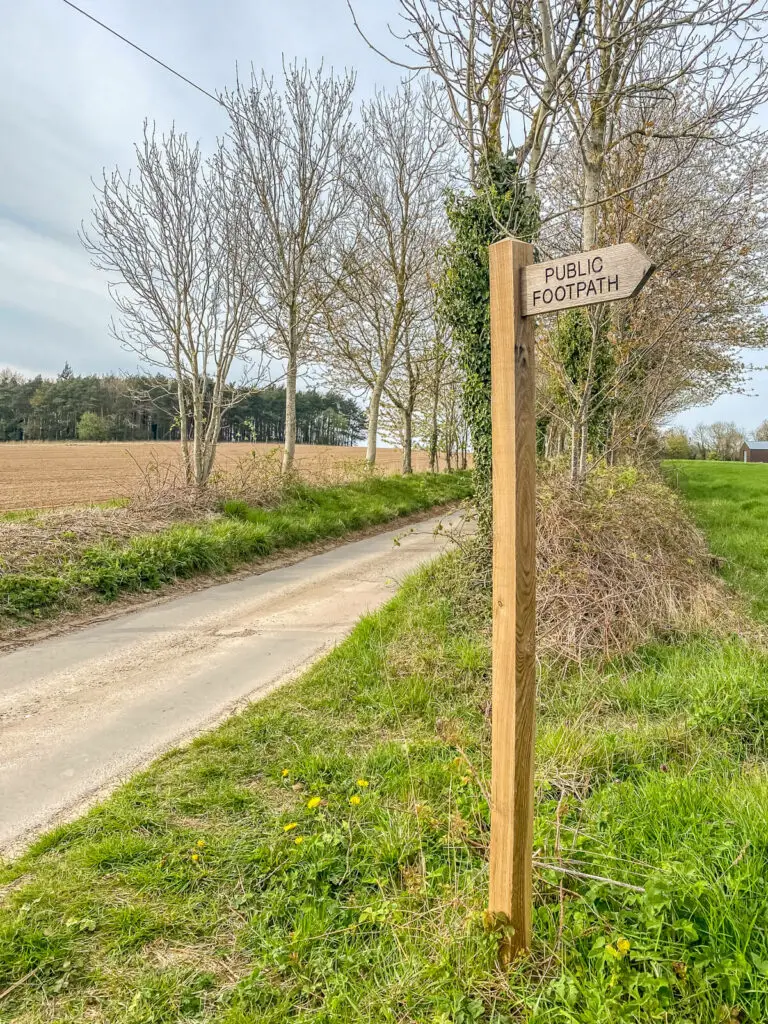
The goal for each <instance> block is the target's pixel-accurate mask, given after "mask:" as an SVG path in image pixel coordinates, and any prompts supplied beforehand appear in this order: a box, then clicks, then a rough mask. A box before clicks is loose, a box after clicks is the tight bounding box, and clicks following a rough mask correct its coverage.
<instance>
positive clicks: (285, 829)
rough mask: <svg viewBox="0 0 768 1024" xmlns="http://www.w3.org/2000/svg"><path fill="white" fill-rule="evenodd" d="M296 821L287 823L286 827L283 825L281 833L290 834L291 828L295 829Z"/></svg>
mask: <svg viewBox="0 0 768 1024" xmlns="http://www.w3.org/2000/svg"><path fill="white" fill-rule="evenodd" d="M298 824H299V823H298V821H289V822H288V824H287V825H283V832H290V831H291V829H292V828H296V826H297V825H298Z"/></svg>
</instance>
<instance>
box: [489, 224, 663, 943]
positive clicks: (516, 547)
mask: <svg viewBox="0 0 768 1024" xmlns="http://www.w3.org/2000/svg"><path fill="white" fill-rule="evenodd" d="M533 252H534V250H533V246H532V245H529V244H528V243H527V242H520V241H518V240H517V239H515V238H507V239H504V240H503V241H501V242H496V243H495V244H494V245H492V246H491V247H490V283H491V430H492V459H493V661H492V669H493V719H492V734H491V743H492V775H491V852H490V895H489V906H488V909H489V912H490V914H491V915H492V917H493V918H494V919H495V920H497V921H502V922H503V923H504V924H506V925H507V926H509V927H508V931H507V933H506V935H507V937H506V938H505V941H504V943H503V947H502V957H503V958H504V959H505V960H508V959H510V958H511V957H513V956H514V955H516V954H517V953H519V952H521V951H523V950H526V949H527V948H528V947H529V945H530V941H531V910H532V876H533V865H532V859H533V753H534V749H533V748H534V737H535V719H536V407H535V372H536V371H535V359H534V329H535V321H534V316H535V314H537V313H549V312H554V311H556V310H558V309H568V308H571V307H573V306H586V305H591V304H592V303H596V302H612V301H614V300H616V299H627V298H631V297H632V296H633V295H636V294H637V292H638V291H639V290H640V289H641V288H642V287H643V285H644V284H645V282H646V281H647V280H648V278H649V276H650V275H651V273H652V272H653V265H652V264H651V263H650V261H649V260H648V258H647V257H646V255H645V254H644V253H643V252H642V251H641V250H640V249H638V248H637V247H636V246H634V245H630V244H625V245H614V246H610V247H609V248H607V249H594V250H592V251H590V252H585V253H576V254H575V255H573V256H567V257H565V258H563V259H556V260H551V261H549V262H548V263H537V264H534V262H533Z"/></svg>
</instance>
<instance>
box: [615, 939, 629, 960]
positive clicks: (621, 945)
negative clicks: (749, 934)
mask: <svg viewBox="0 0 768 1024" xmlns="http://www.w3.org/2000/svg"><path fill="white" fill-rule="evenodd" d="M616 949H618V951H619V952H620V953H621V955H622V956H626V955H627V953H628V952H629V939H623V938H622V939H619V940H618V942H617V943H616Z"/></svg>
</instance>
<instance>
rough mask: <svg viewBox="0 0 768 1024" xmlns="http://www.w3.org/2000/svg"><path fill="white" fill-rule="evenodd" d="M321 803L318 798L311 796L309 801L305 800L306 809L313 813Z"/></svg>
mask: <svg viewBox="0 0 768 1024" xmlns="http://www.w3.org/2000/svg"><path fill="white" fill-rule="evenodd" d="M322 802H323V801H322V799H321V798H320V797H319V796H311V797H310V798H309V800H307V807H308V808H309V809H310V811H314V809H315V808H316V807H319V806H320V804H321V803H322Z"/></svg>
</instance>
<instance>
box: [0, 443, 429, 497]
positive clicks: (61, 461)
mask: <svg viewBox="0 0 768 1024" xmlns="http://www.w3.org/2000/svg"><path fill="white" fill-rule="evenodd" d="M180 449H181V445H180V444H179V442H176V441H131V442H125V441H113V442H94V443H89V442H79V441H72V442H48V443H46V442H21V443H13V442H6V443H4V444H0V512H12V511H16V510H20V509H28V508H54V507H57V506H62V505H80V504H87V503H88V502H101V501H110V500H112V499H114V498H127V497H130V496H131V495H133V494H135V493H136V491H137V490H139V489H140V488H141V487H142V485H143V484H145V482H146V481H147V480H148V479H152V478H155V479H157V478H162V477H163V476H164V475H166V474H169V473H175V472H176V471H177V467H178V465H179V458H180ZM270 451H273V452H274V457H275V458H276V459H279V458H280V453H281V446H280V445H273V444H238V443H229V444H221V445H219V449H218V455H217V467H219V468H222V469H225V470H226V469H227V468H230V469H232V468H233V467H234V466H235V465H236V464H237V462H238V461H239V460H241V459H243V458H245V457H247V456H248V454H249V453H250V452H256V453H258V454H259V455H262V456H263V455H264V454H265V453H267V452H270ZM401 458H402V455H401V452H400V451H399V450H398V449H395V448H379V450H378V453H377V456H376V465H377V469H378V471H379V472H382V473H397V472H399V471H400V465H401ZM364 459H365V448H362V447H361V448H347V447H339V446H335V445H297V446H296V465H297V468H298V471H299V473H300V474H301V476H302V477H304V478H305V479H306V480H307V481H308V482H311V483H318V484H320V483H342V482H344V481H345V479H346V478H348V477H353V476H354V475H355V474H356V473H357V472H359V469H360V466H361V463H362V462H363V460H364ZM413 468H414V470H415V471H416V472H423V471H424V470H426V469H428V468H429V466H428V457H427V454H426V453H425V452H417V451H415V452H414V453H413Z"/></svg>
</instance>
